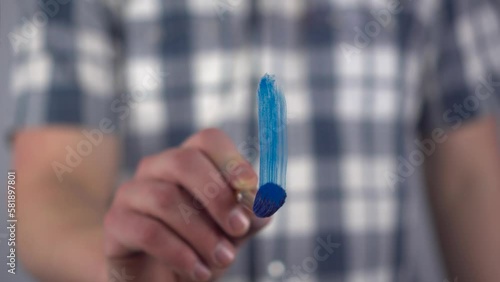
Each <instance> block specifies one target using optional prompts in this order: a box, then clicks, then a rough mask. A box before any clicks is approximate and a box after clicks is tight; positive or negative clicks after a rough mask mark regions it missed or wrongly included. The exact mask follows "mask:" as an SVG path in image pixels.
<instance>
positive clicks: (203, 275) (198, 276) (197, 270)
mask: <svg viewBox="0 0 500 282" xmlns="http://www.w3.org/2000/svg"><path fill="white" fill-rule="evenodd" d="M210 277H212V273H211V272H210V270H209V269H208V268H207V267H206V266H205V265H203V264H202V263H201V262H197V263H196V265H195V266H194V269H193V278H194V279H195V280H196V281H207V280H208V279H210Z"/></svg>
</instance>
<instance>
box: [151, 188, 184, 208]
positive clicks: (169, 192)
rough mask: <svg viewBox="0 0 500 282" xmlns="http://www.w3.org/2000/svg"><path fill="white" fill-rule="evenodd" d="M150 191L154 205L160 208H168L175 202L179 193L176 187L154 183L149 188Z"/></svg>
mask: <svg viewBox="0 0 500 282" xmlns="http://www.w3.org/2000/svg"><path fill="white" fill-rule="evenodd" d="M150 191H151V192H150V193H151V195H152V196H153V198H154V200H155V203H156V206H157V207H158V208H160V209H167V208H170V207H171V206H172V205H174V204H175V203H176V202H177V198H178V196H179V194H178V193H177V192H178V191H177V187H175V186H173V187H163V186H159V185H155V186H153V187H151V188H150Z"/></svg>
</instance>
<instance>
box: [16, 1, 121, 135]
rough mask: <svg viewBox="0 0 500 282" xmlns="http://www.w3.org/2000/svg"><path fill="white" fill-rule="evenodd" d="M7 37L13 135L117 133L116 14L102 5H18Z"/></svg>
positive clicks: (56, 3)
mask: <svg viewBox="0 0 500 282" xmlns="http://www.w3.org/2000/svg"><path fill="white" fill-rule="evenodd" d="M20 2H22V3H24V4H23V5H22V6H21V9H22V16H21V17H20V18H21V21H20V22H19V23H18V25H17V27H16V28H15V29H14V30H13V31H12V32H11V33H10V34H9V40H10V43H11V45H12V48H13V52H14V59H13V67H12V72H11V74H12V76H11V93H12V95H13V96H14V102H15V105H16V106H15V107H16V109H15V118H14V121H13V125H12V131H11V133H13V132H14V131H16V130H19V129H23V128H27V127H41V126H48V125H69V126H82V127H93V128H98V127H103V126H105V129H106V130H103V131H104V132H105V133H111V132H106V131H109V129H110V128H113V129H114V130H117V129H118V128H119V126H118V125H117V124H116V122H117V119H116V115H115V113H114V112H113V103H114V102H115V104H116V103H118V102H119V97H118V93H119V92H120V86H119V85H120V84H119V80H120V79H119V75H118V73H117V72H116V71H115V70H116V69H117V65H118V64H119V56H118V52H117V50H118V48H117V47H118V46H119V44H120V37H119V34H120V32H119V25H118V24H117V14H116V12H115V11H113V10H112V6H110V5H107V4H106V3H105V2H101V1H34V0H33V1H20Z"/></svg>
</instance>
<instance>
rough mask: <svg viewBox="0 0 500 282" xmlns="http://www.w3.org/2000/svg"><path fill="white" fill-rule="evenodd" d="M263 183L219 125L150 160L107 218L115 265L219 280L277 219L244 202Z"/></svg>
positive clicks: (144, 276) (141, 273) (139, 277)
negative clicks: (241, 194)
mask: <svg viewBox="0 0 500 282" xmlns="http://www.w3.org/2000/svg"><path fill="white" fill-rule="evenodd" d="M221 172H222V173H221ZM256 187H257V175H256V174H255V172H254V171H253V169H252V167H251V165H250V164H249V163H248V162H247V161H245V159H244V158H243V157H242V156H241V155H240V154H239V153H238V151H237V149H236V146H235V145H234V144H233V142H232V141H231V140H230V138H229V137H228V136H226V135H225V134H224V133H223V132H222V131H219V130H216V129H208V130H204V131H201V132H199V133H197V134H195V135H193V136H192V137H191V138H189V139H188V140H186V142H184V143H183V144H182V145H181V146H180V147H178V148H173V149H170V150H166V151H164V152H162V153H160V154H157V155H153V156H150V157H146V158H144V159H143V160H142V161H141V162H140V164H139V167H138V169H137V171H136V173H135V176H134V178H133V179H132V180H131V181H129V182H127V183H125V184H124V185H122V186H121V187H120V188H119V189H118V191H117V194H116V196H115V198H114V201H113V204H112V206H111V208H110V209H109V211H108V213H107V214H106V217H105V221H104V238H105V253H106V256H107V257H108V260H109V262H110V270H111V269H115V270H116V269H122V268H123V269H125V270H126V273H127V274H128V275H130V276H134V277H135V279H134V280H135V281H151V282H154V281H208V280H210V279H214V278H215V277H217V276H219V275H220V274H221V273H222V271H223V270H224V269H225V268H227V267H228V266H229V265H230V264H231V262H232V261H233V260H234V258H235V256H236V252H237V248H238V245H239V244H240V243H241V242H243V241H244V240H245V239H247V238H248V237H249V236H251V235H252V234H254V233H255V232H257V231H258V230H260V229H261V228H262V227H264V226H265V225H266V224H267V223H268V221H269V220H267V219H259V218H257V217H255V216H254V215H253V213H252V212H250V211H249V210H247V209H246V208H245V207H244V206H243V205H241V204H240V203H238V201H237V198H236V191H238V190H239V191H242V190H256Z"/></svg>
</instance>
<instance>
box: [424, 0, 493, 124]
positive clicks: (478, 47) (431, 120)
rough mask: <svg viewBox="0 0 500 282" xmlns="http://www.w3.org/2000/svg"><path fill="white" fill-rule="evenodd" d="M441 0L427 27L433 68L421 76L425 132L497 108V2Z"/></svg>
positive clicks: (485, 113) (468, 119)
mask: <svg viewBox="0 0 500 282" xmlns="http://www.w3.org/2000/svg"><path fill="white" fill-rule="evenodd" d="M440 3H441V6H440V7H439V8H438V9H437V11H438V12H437V16H436V17H435V23H434V24H432V25H431V26H430V28H429V29H430V32H429V34H430V42H431V45H432V47H433V48H432V50H433V52H430V53H431V54H432V56H431V59H430V60H431V61H432V65H433V67H432V69H433V71H430V72H428V73H427V75H426V76H425V77H424V79H423V87H422V88H423V89H424V90H423V92H424V95H425V96H426V97H425V102H424V107H423V111H422V113H423V114H422V119H421V124H420V126H421V129H422V131H423V132H424V133H430V132H431V131H432V130H434V129H437V128H439V129H443V130H446V131H449V130H457V129H459V128H460V127H461V126H462V125H464V124H466V123H467V122H469V121H472V120H475V119H477V118H479V117H482V116H485V115H490V114H498V109H499V103H498V98H499V97H500V56H499V55H500V17H499V6H497V5H496V4H494V3H493V2H492V1H489V0H443V1H440Z"/></svg>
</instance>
